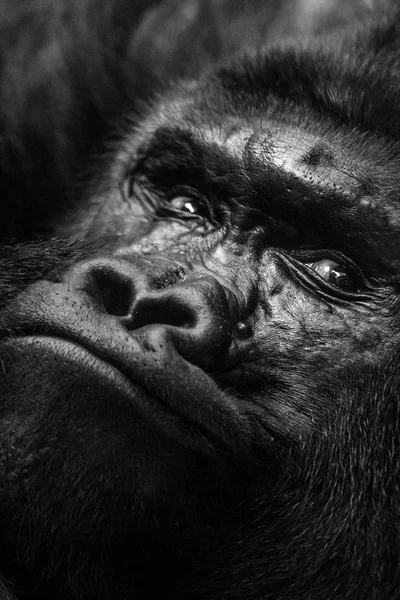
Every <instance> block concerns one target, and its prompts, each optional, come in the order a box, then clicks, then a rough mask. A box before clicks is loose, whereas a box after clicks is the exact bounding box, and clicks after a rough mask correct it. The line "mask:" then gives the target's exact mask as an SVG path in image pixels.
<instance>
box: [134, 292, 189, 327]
mask: <svg viewBox="0 0 400 600" xmlns="http://www.w3.org/2000/svg"><path fill="white" fill-rule="evenodd" d="M196 321H197V317H196V311H195V310H194V309H192V308H191V307H190V306H188V305H187V304H186V303H184V302H181V301H180V300H179V298H174V297H168V298H165V297H161V298H157V297H153V298H151V297H150V298H149V297H147V298H143V299H141V300H139V301H138V302H137V304H136V306H135V308H134V310H133V312H132V326H131V328H132V329H139V328H140V327H145V326H146V325H156V324H160V325H172V326H174V327H185V328H190V327H194V326H195V324H196Z"/></svg>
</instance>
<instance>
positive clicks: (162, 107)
mask: <svg viewBox="0 0 400 600" xmlns="http://www.w3.org/2000/svg"><path fill="white" fill-rule="evenodd" d="M182 97H184V99H182ZM241 104H242V110H240V109H239V110H238V107H237V105H236V106H235V108H234V109H232V107H231V106H230V105H229V103H227V102H226V99H221V101H220V102H218V101H216V100H215V94H213V101H212V102H209V101H208V97H207V88H200V90H198V89H195V90H184V92H183V93H181V94H179V95H178V96H174V95H172V96H170V97H169V98H168V97H167V98H166V99H164V100H163V101H162V103H160V104H159V105H158V106H156V107H155V110H154V111H153V112H152V113H151V115H149V117H148V118H147V119H146V120H145V121H144V123H143V125H142V130H141V132H140V133H139V136H138V144H139V145H140V138H143V139H144V140H146V142H147V141H148V140H149V139H151V138H152V136H154V135H155V134H156V133H157V131H158V130H161V129H165V128H167V129H168V128H170V129H171V137H173V136H174V131H175V132H176V131H188V132H190V135H191V138H192V140H193V142H194V143H197V144H198V145H199V146H201V147H203V148H204V147H207V146H208V147H209V148H213V149H216V148H218V149H219V150H220V152H221V155H222V154H224V155H228V156H230V157H231V158H232V159H234V160H236V161H237V162H238V163H239V164H243V163H244V161H245V160H246V159H249V158H250V159H256V160H257V162H258V164H260V165H263V164H264V165H265V167H266V168H270V167H275V168H276V169H277V170H279V171H280V172H281V173H282V175H285V174H287V175H292V176H293V177H295V178H297V179H298V180H299V181H303V182H304V183H307V184H312V185H313V186H316V187H318V188H321V190H324V191H326V190H328V191H329V189H331V190H332V191H334V192H338V193H340V194H342V195H343V196H347V197H348V198H349V201H357V202H359V203H360V205H363V206H366V207H369V208H370V209H374V208H376V210H377V211H379V212H380V213H381V214H382V212H384V213H385V214H386V216H387V219H388V221H389V222H390V223H391V224H393V226H394V227H396V228H397V227H400V205H399V194H398V192H399V190H400V145H398V144H397V143H395V142H393V140H390V141H389V140H388V139H387V138H385V137H384V136H379V135H377V134H376V133H375V132H368V131H361V130H360V129H359V128H357V127H356V126H352V125H351V124H349V123H347V124H343V123H341V122H340V121H336V120H335V119H334V118H329V117H328V116H326V115H324V116H322V115H320V114H318V112H317V111H312V110H310V108H309V107H306V106H298V105H294V104H290V103H285V102H284V101H281V100H277V99H275V98H274V97H273V96H271V97H270V98H266V100H265V102H264V103H263V105H262V106H257V105H255V106H251V98H249V102H246V99H245V97H243V99H242V102H241Z"/></svg>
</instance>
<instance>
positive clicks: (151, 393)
mask: <svg viewBox="0 0 400 600" xmlns="http://www.w3.org/2000/svg"><path fill="white" fill-rule="evenodd" d="M149 333H150V334H153V335H148V336H146V337H145V338H144V339H139V338H136V339H135V338H132V340H133V341H132V352H131V353H130V356H129V359H128V357H127V356H126V354H119V355H118V353H117V352H112V351H111V352H102V351H101V348H100V349H99V348H93V347H87V346H86V345H83V344H82V343H81V341H80V340H79V341H77V340H71V339H66V338H64V337H61V336H58V335H44V334H27V335H24V336H22V337H14V338H9V339H7V340H5V341H3V342H2V343H1V348H2V351H4V352H7V348H8V349H10V350H12V353H13V354H15V353H17V354H18V355H22V357H23V356H27V357H28V356H32V353H34V355H35V357H37V358H35V360H36V361H38V360H39V361H41V360H42V361H45V362H46V363H47V365H48V364H49V363H50V365H51V369H53V370H54V371H57V369H58V368H59V367H60V365H61V364H63V365H64V366H65V365H66V364H67V372H68V368H72V369H73V372H75V373H76V371H77V369H78V372H79V374H80V375H79V378H80V379H82V380H83V381H85V380H86V377H87V376H89V375H90V381H91V382H93V381H94V382H95V385H96V386H98V388H99V389H101V390H102V391H103V392H104V390H107V397H109V398H110V399H112V397H113V395H114V396H115V395H116V394H118V395H119V396H120V397H123V398H124V399H125V400H126V401H127V402H129V403H130V404H131V405H133V406H134V407H135V409H136V410H138V411H140V413H141V414H142V416H143V417H144V418H145V419H146V421H147V422H149V423H151V424H153V425H154V427H155V428H156V429H158V430H159V431H160V432H162V434H163V435H166V436H167V437H169V438H172V439H175V441H177V442H178V443H180V444H182V445H184V446H187V447H190V448H191V449H194V450H196V451H200V452H201V453H203V454H206V455H208V456H216V455H224V456H233V455H236V454H241V455H243V454H244V453H246V452H244V451H245V448H246V449H247V443H248V439H249V436H248V429H249V428H248V424H247V423H246V419H244V418H243V417H242V416H240V414H239V412H238V410H237V408H236V407H235V405H234V404H233V403H232V404H231V403H230V401H229V400H228V398H227V397H226V395H225V394H224V393H223V392H222V391H221V390H220V389H219V388H218V387H217V385H216V384H215V382H214V381H213V380H212V379H211V378H210V377H209V376H208V375H207V374H206V373H204V372H203V371H202V370H200V369H199V368H197V367H195V366H194V365H191V364H189V363H187V362H186V361H184V359H183V358H182V357H180V355H178V354H177V353H176V352H175V351H174V350H173V349H171V348H170V345H169V344H168V343H165V340H162V339H159V336H157V335H155V334H156V333H157V332H149ZM151 338H152V339H151ZM157 338H158V339H157ZM47 368H48V367H47ZM72 381H73V385H74V386H75V385H76V379H75V380H71V385H72ZM43 385H44V386H46V381H44V382H43ZM66 385H68V382H67V384H66ZM88 389H89V388H88ZM90 390H91V392H90V393H93V389H92V387H90ZM88 393H89V392H88ZM49 395H50V394H49ZM103 395H104V394H103Z"/></svg>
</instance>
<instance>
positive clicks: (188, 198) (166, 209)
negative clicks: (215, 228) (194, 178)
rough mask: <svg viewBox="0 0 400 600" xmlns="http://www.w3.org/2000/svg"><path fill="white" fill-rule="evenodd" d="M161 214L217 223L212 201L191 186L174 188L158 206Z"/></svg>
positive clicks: (158, 211)
mask: <svg viewBox="0 0 400 600" xmlns="http://www.w3.org/2000/svg"><path fill="white" fill-rule="evenodd" d="M157 213H158V215H160V216H173V217H176V218H181V219H197V220H198V219H201V220H203V221H204V222H208V223H211V224H215V216H214V211H213V207H212V204H211V202H210V201H209V200H208V198H207V197H206V196H204V194H201V193H200V192H199V191H198V190H196V189H194V188H189V187H186V186H184V187H179V188H176V189H174V190H173V191H172V192H171V193H170V194H169V195H167V196H166V198H164V199H162V200H161V201H160V203H159V206H158V207H157Z"/></svg>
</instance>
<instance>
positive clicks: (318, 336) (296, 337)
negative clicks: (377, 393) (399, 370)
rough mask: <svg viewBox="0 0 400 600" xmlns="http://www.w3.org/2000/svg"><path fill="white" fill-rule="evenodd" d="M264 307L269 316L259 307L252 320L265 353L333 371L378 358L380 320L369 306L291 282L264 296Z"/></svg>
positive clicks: (382, 346) (381, 346)
mask: <svg viewBox="0 0 400 600" xmlns="http://www.w3.org/2000/svg"><path fill="white" fill-rule="evenodd" d="M268 307H269V315H266V314H265V311H263V314H262V315H259V317H258V319H257V320H258V323H259V324H258V326H257V330H258V331H257V333H258V336H259V338H260V339H262V345H263V347H264V352H266V353H268V352H273V353H274V354H275V355H276V354H277V353H278V355H280V356H281V357H282V358H283V359H284V360H285V361H286V362H287V361H290V362H293V363H297V364H299V363H301V364H302V365H309V367H310V368H312V369H314V370H315V369H320V370H321V372H324V371H325V372H328V371H329V372H331V373H332V372H334V371H336V370H338V369H341V368H342V367H346V366H350V365H353V366H354V365H356V364H357V363H359V364H363V365H365V363H366V362H367V363H371V365H372V364H377V362H378V359H379V360H381V358H382V354H383V353H384V349H385V339H384V338H383V335H382V331H383V330H384V328H383V327H382V326H383V323H382V320H383V319H381V318H379V317H377V315H376V313H373V312H372V311H370V310H367V309H365V308H363V307H356V306H355V305H350V304H349V305H344V304H343V305H339V304H337V305H334V304H328V303H327V302H326V301H324V300H321V299H318V298H316V297H314V296H312V295H311V294H309V293H308V292H307V291H306V290H303V289H299V287H298V286H296V285H295V284H294V283H292V282H286V283H285V284H284V285H283V286H282V288H281V289H280V290H279V293H276V294H272V295H269V298H268ZM271 345H272V346H273V347H271Z"/></svg>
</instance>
